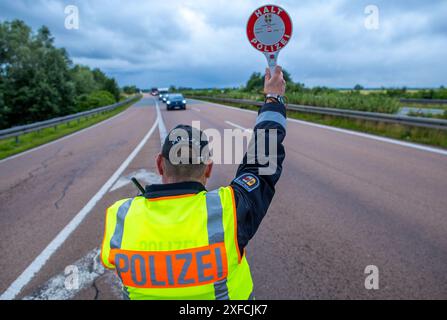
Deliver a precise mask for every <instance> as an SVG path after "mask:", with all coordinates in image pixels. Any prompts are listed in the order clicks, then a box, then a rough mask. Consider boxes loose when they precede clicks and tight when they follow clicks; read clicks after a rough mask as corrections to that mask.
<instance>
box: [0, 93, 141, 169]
mask: <svg viewBox="0 0 447 320" xmlns="http://www.w3.org/2000/svg"><path fill="white" fill-rule="evenodd" d="M140 99H141V97H137V98H135V100H133V101H131V102H129V103H127V104H125V105H123V106H121V107H119V108H116V109H114V110H112V111H109V112H106V113H104V114H97V115H95V116H89V117H85V118H80V119H79V122H78V121H77V120H73V121H72V122H69V123H66V124H61V125H58V126H57V127H56V128H54V127H50V128H45V129H42V130H40V131H36V132H30V133H26V134H24V135H21V136H20V137H19V142H18V143H16V140H15V138H14V137H13V138H7V139H2V140H0V160H1V159H5V158H7V157H10V156H12V155H15V154H18V153H20V152H23V151H26V150H29V149H32V148H35V147H38V146H40V145H43V144H45V143H48V142H51V141H53V140H56V139H59V138H62V137H63V136H66V135H69V134H71V133H74V132H76V131H79V130H82V129H84V128H87V127H90V126H92V125H94V124H97V123H99V122H101V121H104V120H106V119H108V118H111V117H113V116H115V115H117V114H118V113H120V112H122V111H124V110H126V109H127V108H128V107H130V106H131V105H132V104H134V103H135V102H137V101H138V100H140Z"/></svg>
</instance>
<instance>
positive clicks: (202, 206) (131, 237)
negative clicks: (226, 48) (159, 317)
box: [101, 66, 286, 300]
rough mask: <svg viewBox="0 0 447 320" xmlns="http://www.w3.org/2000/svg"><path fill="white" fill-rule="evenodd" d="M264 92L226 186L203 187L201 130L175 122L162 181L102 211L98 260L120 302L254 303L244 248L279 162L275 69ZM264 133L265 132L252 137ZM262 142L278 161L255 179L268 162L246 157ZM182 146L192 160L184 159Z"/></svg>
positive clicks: (279, 77)
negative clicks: (116, 286) (272, 147)
mask: <svg viewBox="0 0 447 320" xmlns="http://www.w3.org/2000/svg"><path fill="white" fill-rule="evenodd" d="M264 93H265V94H266V99H265V104H264V106H263V107H262V108H261V109H260V110H259V114H258V117H257V121H256V125H255V128H254V132H253V137H254V138H253V139H252V141H251V143H250V146H249V147H248V152H247V154H246V155H245V156H244V159H243V161H242V164H241V165H240V166H239V168H238V170H237V173H236V178H235V179H234V180H233V181H232V182H231V184H230V185H229V186H226V187H221V188H219V189H217V190H212V191H207V190H206V188H205V185H206V182H207V179H208V178H209V177H210V175H211V172H212V165H213V164H212V162H211V161H210V160H209V159H208V158H207V156H206V155H207V152H208V151H207V145H208V141H207V139H206V137H205V136H204V134H203V133H202V132H200V131H199V130H197V129H193V128H192V127H190V126H184V125H181V126H178V127H176V128H175V129H174V131H177V132H178V131H182V132H183V134H179V135H177V138H174V139H173V138H172V137H173V134H172V133H173V132H171V133H170V135H168V137H167V138H166V141H165V142H164V145H163V146H162V152H161V154H159V155H158V156H157V159H156V162H157V163H156V164H157V168H158V171H159V173H160V175H161V176H162V182H163V184H159V185H151V186H147V187H146V189H145V193H144V194H143V195H141V196H138V197H135V198H131V199H124V200H121V201H118V202H116V203H115V204H114V205H112V206H111V207H110V208H108V210H107V213H106V221H105V232H104V240H103V244H102V247H101V261H102V263H103V264H104V265H105V266H106V267H107V268H110V269H116V272H117V274H118V276H119V277H120V279H121V281H122V283H123V292H124V296H125V298H128V299H237V300H245V299H252V298H253V282H252V278H251V274H250V268H249V265H248V262H247V259H246V255H245V247H246V246H247V244H248V242H249V240H250V239H251V238H252V237H253V236H254V234H255V233H256V231H257V229H258V227H259V225H260V223H261V221H262V219H263V218H264V216H265V214H266V213H267V209H268V207H269V205H270V202H271V201H272V198H273V195H274V193H275V184H276V183H277V181H278V179H279V177H280V175H281V171H282V162H283V160H284V157H285V152H284V146H283V144H282V142H283V140H284V138H285V135H286V129H285V128H286V109H285V106H284V102H283V96H284V93H285V81H284V78H283V73H282V69H281V67H279V66H277V67H276V68H275V70H274V72H273V74H271V73H270V70H269V69H267V70H266V77H265V84H264ZM272 129H275V130H272ZM263 130H265V132H267V134H259V135H258V134H257V133H258V132H261V131H263ZM274 131H275V132H276V135H272V134H269V132H274ZM273 138H274V139H276V141H269V139H273ZM259 139H265V140H266V141H259ZM260 142H262V143H265V145H267V146H268V145H269V143H275V142H276V144H277V150H276V152H277V153H276V156H275V155H272V154H270V156H273V157H274V160H275V161H274V162H275V167H274V170H273V173H270V174H261V173H260V170H262V169H265V168H266V167H267V166H268V164H265V163H264V164H261V161H258V157H257V156H255V157H253V159H254V160H253V161H250V159H249V158H250V154H254V152H253V151H254V150H256V147H255V145H258V144H259V143H260ZM185 147H187V148H188V150H189V151H191V152H190V153H189V156H190V157H189V158H188V159H187V160H189V161H191V162H185V161H184V160H185V159H184V157H183V158H182V153H181V152H182V150H184V149H185ZM182 148H183V149H182ZM266 149H267V148H266ZM194 151H195V152H194ZM179 159H180V160H179ZM178 160H179V161H178ZM194 160H195V161H194Z"/></svg>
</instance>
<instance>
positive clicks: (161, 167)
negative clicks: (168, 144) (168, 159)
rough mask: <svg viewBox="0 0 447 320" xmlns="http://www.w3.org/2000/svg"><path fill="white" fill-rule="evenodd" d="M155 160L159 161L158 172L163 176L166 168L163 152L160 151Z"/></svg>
mask: <svg viewBox="0 0 447 320" xmlns="http://www.w3.org/2000/svg"><path fill="white" fill-rule="evenodd" d="M155 162H156V163H157V171H158V174H159V175H160V176H163V174H164V172H165V168H164V161H163V156H162V155H161V153H159V154H158V155H157V158H156V159H155Z"/></svg>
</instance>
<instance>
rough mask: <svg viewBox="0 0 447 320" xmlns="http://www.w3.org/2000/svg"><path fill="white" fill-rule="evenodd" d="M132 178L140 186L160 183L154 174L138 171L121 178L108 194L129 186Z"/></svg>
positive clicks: (159, 179)
mask: <svg viewBox="0 0 447 320" xmlns="http://www.w3.org/2000/svg"><path fill="white" fill-rule="evenodd" d="M132 177H134V178H136V179H137V180H138V181H139V182H140V183H141V184H142V185H145V184H147V185H150V184H159V183H161V177H160V175H158V174H157V173H155V172H152V171H148V170H146V169H140V170H138V171H135V172H132V173H129V174H127V175H125V176H121V177H120V178H119V179H118V180H117V181H116V182H115V184H114V185H113V186H112V188H110V190H109V192H112V191H115V190H117V189H119V188H122V187H124V186H126V185H128V184H131V183H132V181H131V179H132ZM143 183H144V184H143Z"/></svg>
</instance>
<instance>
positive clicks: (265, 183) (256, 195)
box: [231, 103, 286, 254]
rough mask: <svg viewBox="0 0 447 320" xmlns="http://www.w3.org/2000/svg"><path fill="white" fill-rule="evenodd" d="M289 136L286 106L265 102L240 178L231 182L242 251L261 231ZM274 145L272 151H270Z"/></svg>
mask: <svg viewBox="0 0 447 320" xmlns="http://www.w3.org/2000/svg"><path fill="white" fill-rule="evenodd" d="M275 133H276V134H275ZM285 136H286V108H285V106H284V105H283V104H277V103H268V104H265V105H264V106H263V107H262V108H261V109H260V110H259V113H258V117H257V119H256V124H255V128H254V130H253V137H252V139H251V141H250V144H249V146H248V149H247V153H246V154H245V156H244V159H243V161H242V164H241V165H240V166H239V168H238V170H237V173H236V178H235V179H234V180H233V181H232V182H231V187H232V188H233V190H234V197H235V202H236V214H237V226H238V231H237V237H238V245H239V249H240V250H241V254H243V250H244V248H245V246H246V245H247V244H248V242H249V240H250V239H251V238H252V237H253V236H254V235H255V233H256V231H257V230H258V228H259V225H260V224H261V221H262V219H263V218H264V216H265V215H266V213H267V210H268V208H269V206H270V203H271V201H272V199H273V195H274V194H275V185H276V183H277V182H278V180H279V177H280V176H281V172H282V164H283V161H284V158H285V150H284V145H283V141H284V138H285ZM275 144H276V148H275ZM263 145H264V146H265V147H264V148H263ZM270 146H272V152H270V151H269V150H270ZM273 150H274V151H273ZM256 151H258V152H256ZM263 155H264V156H263ZM266 160H268V162H267V163H266Z"/></svg>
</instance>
